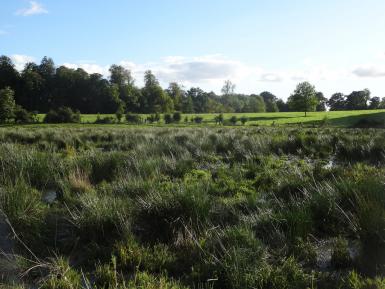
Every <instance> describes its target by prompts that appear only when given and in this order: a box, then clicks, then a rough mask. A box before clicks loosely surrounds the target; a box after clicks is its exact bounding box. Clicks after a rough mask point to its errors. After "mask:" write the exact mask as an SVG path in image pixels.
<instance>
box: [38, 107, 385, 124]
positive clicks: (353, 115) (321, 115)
mask: <svg viewBox="0 0 385 289" xmlns="http://www.w3.org/2000/svg"><path fill="white" fill-rule="evenodd" d="M217 115H218V114H215V113H206V114H182V120H181V122H180V124H179V125H180V126H184V125H186V124H189V125H191V124H192V121H191V119H192V118H194V117H195V116H199V117H202V118H203V121H202V122H203V125H204V126H207V125H215V117H216V116H217ZM44 116H45V115H44V114H39V115H38V118H39V120H40V121H43V119H44ZM99 116H100V117H115V115H113V114H103V115H99ZM140 116H141V117H142V119H143V120H144V119H146V117H147V116H148V115H146V114H141V115H140ZM232 116H236V117H237V118H238V119H239V118H241V117H246V118H247V122H246V125H261V126H271V125H295V124H304V125H313V124H320V123H325V122H326V123H327V124H328V125H330V126H335V127H351V126H354V125H355V124H356V123H357V122H358V121H360V120H362V119H371V120H376V121H380V122H385V110H352V111H328V112H309V113H308V115H307V117H305V115H304V113H303V112H275V113H272V112H266V113H224V114H223V117H224V120H225V122H226V121H227V122H228V120H229V119H230V118H231V117H232ZM97 117H98V115H97V114H82V115H81V121H82V123H94V122H95V121H96V119H97ZM186 117H187V119H188V122H187V123H186V122H185V118H186ZM162 120H163V119H162ZM123 121H124V119H123ZM161 123H162V121H161V122H160V124H161ZM238 124H240V122H238ZM156 125H159V123H157V124H156Z"/></svg>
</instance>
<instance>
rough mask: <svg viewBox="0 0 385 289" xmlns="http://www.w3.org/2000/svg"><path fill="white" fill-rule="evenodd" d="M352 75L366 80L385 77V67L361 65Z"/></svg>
mask: <svg viewBox="0 0 385 289" xmlns="http://www.w3.org/2000/svg"><path fill="white" fill-rule="evenodd" d="M353 74H355V75H356V76H358V77H368V78H378V77H385V65H374V64H372V65H362V66H359V67H357V68H355V69H354V70H353Z"/></svg>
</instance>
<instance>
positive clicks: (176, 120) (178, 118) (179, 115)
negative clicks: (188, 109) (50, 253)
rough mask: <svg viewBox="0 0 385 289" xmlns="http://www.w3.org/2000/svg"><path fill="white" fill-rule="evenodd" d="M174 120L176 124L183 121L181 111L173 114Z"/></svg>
mask: <svg viewBox="0 0 385 289" xmlns="http://www.w3.org/2000/svg"><path fill="white" fill-rule="evenodd" d="M172 119H173V121H174V122H176V123H178V122H180V121H181V120H182V114H181V113H180V112H179V111H176V112H174V113H173V115H172Z"/></svg>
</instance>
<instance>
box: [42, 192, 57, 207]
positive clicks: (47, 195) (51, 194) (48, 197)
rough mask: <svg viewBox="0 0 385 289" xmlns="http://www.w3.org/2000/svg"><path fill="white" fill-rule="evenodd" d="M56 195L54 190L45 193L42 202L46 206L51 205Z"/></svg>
mask: <svg viewBox="0 0 385 289" xmlns="http://www.w3.org/2000/svg"><path fill="white" fill-rule="evenodd" d="M57 197H58V194H57V192H56V191H54V190H49V191H46V192H45V194H44V195H43V201H44V202H46V203H47V204H52V203H54V202H55V201H56V200H57Z"/></svg>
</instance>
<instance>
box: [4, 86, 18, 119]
mask: <svg viewBox="0 0 385 289" xmlns="http://www.w3.org/2000/svg"><path fill="white" fill-rule="evenodd" d="M15 108H16V104H15V92H14V91H13V90H12V89H11V88H10V87H6V88H4V89H1V90H0V123H4V122H7V121H9V120H11V119H13V118H14V117H15Z"/></svg>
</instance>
